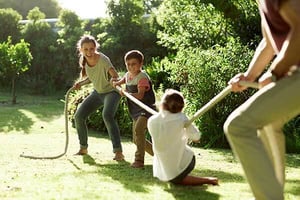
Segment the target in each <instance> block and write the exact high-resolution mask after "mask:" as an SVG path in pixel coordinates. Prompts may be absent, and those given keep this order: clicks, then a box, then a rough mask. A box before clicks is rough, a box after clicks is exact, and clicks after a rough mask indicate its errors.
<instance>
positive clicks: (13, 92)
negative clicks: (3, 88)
mask: <svg viewBox="0 0 300 200" xmlns="http://www.w3.org/2000/svg"><path fill="white" fill-rule="evenodd" d="M15 83H16V77H13V78H12V80H11V94H12V101H11V103H12V104H16V103H17V96H16V86H15Z"/></svg>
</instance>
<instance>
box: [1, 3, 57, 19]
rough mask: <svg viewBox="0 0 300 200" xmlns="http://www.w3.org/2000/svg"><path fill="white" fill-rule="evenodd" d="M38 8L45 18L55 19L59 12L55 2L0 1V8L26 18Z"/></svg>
mask: <svg viewBox="0 0 300 200" xmlns="http://www.w3.org/2000/svg"><path fill="white" fill-rule="evenodd" d="M34 7H39V8H40V9H41V11H42V12H43V13H46V16H47V18H56V17H57V16H58V13H59V11H60V9H61V8H60V7H59V6H58V3H57V0H38V1H37V0H0V8H12V9H13V10H15V11H17V12H18V13H20V14H21V16H23V18H26V16H27V15H28V12H29V11H30V10H32V9H33V8H34Z"/></svg>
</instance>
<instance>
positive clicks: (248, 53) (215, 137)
mask: <svg viewBox="0 0 300 200" xmlns="http://www.w3.org/2000/svg"><path fill="white" fill-rule="evenodd" d="M252 55H253V51H252V50H249V48H247V47H245V46H243V45H241V44H240V43H239V42H238V41H234V40H232V41H231V42H229V43H228V44H227V45H226V46H225V47H222V46H218V45H216V46H214V47H212V48H210V49H208V50H202V49H198V48H194V49H191V48H190V49H183V50H180V51H178V53H177V55H176V57H175V59H174V60H170V61H169V62H166V63H165V66H164V67H165V68H166V69H167V70H169V72H170V81H172V82H173V84H174V85H176V86H178V85H179V86H180V90H181V91H182V92H183V94H184V96H185V99H186V107H185V112H186V113H187V114H188V115H190V116H192V115H193V114H194V113H195V112H196V111H197V110H199V109H200V108H201V107H202V106H204V105H205V104H206V103H207V102H209V100H210V99H212V98H213V97H214V96H216V95H217V94H218V93H219V92H220V91H221V90H222V89H224V88H225V87H226V86H227V82H228V81H229V80H230V79H231V78H232V77H233V76H234V75H235V74H237V73H239V72H244V71H245V70H246V68H247V67H248V63H249V62H250V60H251V58H252ZM252 93H253V90H252V89H249V90H247V91H245V92H243V93H239V94H230V95H228V96H227V97H226V98H225V99H223V100H222V101H221V102H219V103H218V104H217V105H216V106H215V107H214V108H212V109H210V110H209V111H208V112H207V113H206V114H204V115H203V116H201V118H199V119H197V120H196V121H195V123H196V125H197V126H198V127H199V129H200V131H201V132H202V133H203V135H202V139H201V143H200V145H201V146H205V147H228V143H227V140H226V138H225V136H224V134H223V123H224V122H225V120H226V118H227V116H228V115H229V114H230V113H231V112H232V111H233V110H234V109H235V108H236V107H237V106H239V105H240V104H242V103H243V102H244V101H245V100H246V99H247V98H248V97H249V96H250V95H251V94H252Z"/></svg>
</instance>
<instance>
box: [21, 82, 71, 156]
mask: <svg viewBox="0 0 300 200" xmlns="http://www.w3.org/2000/svg"><path fill="white" fill-rule="evenodd" d="M73 89H74V88H73V87H71V88H70V89H69V90H68V91H67V92H66V94H65V106H64V116H65V135H66V140H65V148H64V152H63V153H61V154H59V155H56V156H33V155H24V154H21V155H20V157H23V158H30V159H57V158H60V157H62V156H64V155H65V154H66V153H67V150H68V146H69V125H68V121H69V120H68V104H69V96H70V93H71V91H73Z"/></svg>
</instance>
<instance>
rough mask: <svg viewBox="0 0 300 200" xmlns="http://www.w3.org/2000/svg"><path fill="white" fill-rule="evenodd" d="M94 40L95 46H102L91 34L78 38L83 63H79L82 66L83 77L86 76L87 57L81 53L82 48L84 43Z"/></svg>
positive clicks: (78, 47)
mask: <svg viewBox="0 0 300 200" xmlns="http://www.w3.org/2000/svg"><path fill="white" fill-rule="evenodd" d="M89 42H92V43H93V44H94V45H95V48H96V49H98V48H99V47H100V45H99V43H98V42H97V40H96V39H95V38H94V37H93V36H91V35H83V36H81V38H80V39H79V40H78V42H77V50H78V52H79V57H80V58H81V59H80V60H81V63H79V65H80V67H81V77H85V76H86V71H85V67H84V66H85V64H86V59H85V57H84V56H83V55H82V54H81V53H80V48H81V47H82V45H83V44H84V43H89Z"/></svg>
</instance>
